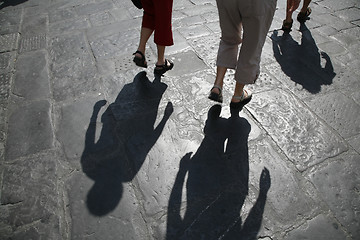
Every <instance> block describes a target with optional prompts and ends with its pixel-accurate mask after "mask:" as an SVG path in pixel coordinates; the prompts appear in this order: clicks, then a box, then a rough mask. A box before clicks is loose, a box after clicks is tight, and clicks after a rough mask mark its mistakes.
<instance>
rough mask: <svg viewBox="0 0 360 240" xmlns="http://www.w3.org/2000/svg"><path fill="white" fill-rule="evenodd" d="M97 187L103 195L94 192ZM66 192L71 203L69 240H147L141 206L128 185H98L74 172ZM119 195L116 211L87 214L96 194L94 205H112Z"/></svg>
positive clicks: (109, 183)
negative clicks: (87, 239) (119, 193)
mask: <svg viewBox="0 0 360 240" xmlns="http://www.w3.org/2000/svg"><path fill="white" fill-rule="evenodd" d="M103 178H106V176H103ZM98 187H102V189H103V190H104V193H103V194H102V195H100V192H96V190H94V189H97V188H98ZM114 187H115V189H112V191H111V192H110V190H111V188H114ZM66 189H67V192H68V195H69V201H70V202H69V204H70V206H69V208H70V216H71V221H72V225H71V236H72V238H74V239H83V238H88V237H89V236H91V238H92V239H102V238H104V236H106V238H107V239H114V240H115V239H129V240H137V239H147V236H148V233H147V230H146V229H147V227H146V226H145V221H144V219H143V218H142V216H141V214H140V204H139V201H138V200H137V198H136V195H135V192H134V190H133V188H132V187H131V185H130V184H125V183H121V182H120V183H119V185H116V184H115V183H114V182H101V181H100V182H97V183H94V182H93V181H92V180H91V179H89V178H88V177H86V176H85V175H84V173H82V172H76V173H75V174H73V175H72V176H71V177H70V179H69V180H68V181H67V183H66ZM94 191H95V192H94ZM98 191H99V190H98ZM106 191H108V192H107V194H106ZM119 191H121V196H119V199H116V202H115V206H114V207H115V208H114V209H113V210H112V211H111V212H109V213H108V214H106V215H100V216H98V215H96V214H92V213H91V212H90V211H89V209H88V207H89V205H88V204H89V201H90V202H91V201H92V200H91V199H92V198H91V196H92V195H94V194H98V196H97V197H98V198H99V199H98V200H97V201H99V202H103V203H107V204H111V203H110V201H112V200H111V199H114V198H116V196H117V193H118V192H119ZM89 198H90V200H89ZM114 201H115V200H114Z"/></svg>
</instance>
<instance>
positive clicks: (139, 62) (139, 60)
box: [133, 51, 147, 68]
mask: <svg viewBox="0 0 360 240" xmlns="http://www.w3.org/2000/svg"><path fill="white" fill-rule="evenodd" d="M137 53H138V54H140V55H141V57H138V56H135V57H134V59H133V62H134V63H135V64H136V66H139V67H143V68H147V63H146V62H145V56H144V54H143V53H142V52H140V51H136V52H135V53H133V55H135V54H137Z"/></svg>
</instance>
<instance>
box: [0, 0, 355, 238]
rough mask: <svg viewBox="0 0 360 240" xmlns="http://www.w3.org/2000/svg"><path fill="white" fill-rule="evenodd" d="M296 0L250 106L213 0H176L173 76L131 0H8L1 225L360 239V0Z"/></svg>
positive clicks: (51, 231) (17, 231)
mask: <svg viewBox="0 0 360 240" xmlns="http://www.w3.org/2000/svg"><path fill="white" fill-rule="evenodd" d="M285 2H286V1H285V0H281V1H278V8H277V11H276V13H275V17H274V21H273V24H272V26H271V28H270V32H269V35H268V38H267V39H266V43H265V46H264V49H263V55H262V62H261V70H262V72H261V75H260V78H259V80H258V81H257V82H256V84H255V85H253V86H251V87H250V88H251V89H252V90H253V91H254V96H253V100H252V101H251V102H250V104H248V105H247V107H246V108H245V109H244V110H243V111H242V112H241V113H240V117H239V116H238V114H237V113H230V110H229V107H228V103H229V101H230V98H231V91H232V88H233V86H234V81H233V78H232V76H233V72H229V74H228V75H227V77H226V83H225V85H226V86H225V88H224V98H225V99H224V102H225V103H224V104H223V106H222V108H221V107H220V106H219V105H214V103H213V102H211V101H209V100H208V99H207V94H208V91H209V90H210V88H211V85H212V83H213V80H214V78H215V59H216V53H217V47H218V43H219V36H220V31H219V19H218V15H217V9H216V3H215V0H175V1H174V12H173V30H174V39H175V45H174V46H172V47H170V48H168V49H167V55H168V56H169V58H171V59H173V60H174V62H175V68H174V69H173V70H172V71H170V72H168V73H166V74H165V76H164V77H162V78H161V79H159V78H154V76H153V66H154V63H155V57H156V47H155V45H154V43H153V41H152V39H151V40H150V42H149V43H150V44H149V48H148V50H147V53H146V55H147V59H148V62H149V65H150V67H149V69H147V70H146V71H145V72H144V71H143V69H140V68H138V67H136V66H135V65H134V64H133V63H132V53H133V52H134V51H135V50H136V46H137V43H138V39H139V30H140V23H141V15H142V11H141V10H139V9H137V8H135V7H134V6H133V5H132V3H131V1H130V0H13V1H9V0H5V1H4V0H2V2H0V3H1V5H0V9H1V10H0V84H1V85H0V90H1V91H0V107H1V108H0V133H1V135H0V150H1V151H0V152H1V154H0V156H1V160H0V163H1V164H0V170H1V178H0V185H1V192H0V199H1V205H0V239H126V240H130V239H141V240H142V239H167V240H170V239H196V240H197V239H206V240H207V239H267V240H269V239H311V240H314V239H316V240H318V239H326V240H328V239H339V240H340V239H341V240H342V239H354V240H355V239H360V226H359V224H360V223H359V221H360V213H359V211H360V176H359V172H360V165H359V164H360V155H359V154H360V117H359V116H360V91H359V90H360V70H359V66H360V65H359V62H360V61H359V60H360V58H359V57H358V56H359V54H360V42H359V39H360V28H359V26H360V2H359V1H357V0H315V1H313V2H312V3H311V5H310V6H311V7H312V9H313V13H312V15H311V19H310V20H309V21H307V22H306V23H305V25H301V26H300V24H299V23H298V22H296V21H294V28H293V31H292V32H291V33H290V34H289V35H287V34H285V35H284V34H283V32H282V31H281V30H278V29H279V28H280V27H281V24H282V19H283V18H284V15H285V4H286V3H285ZM296 14H297V13H295V14H294V18H296Z"/></svg>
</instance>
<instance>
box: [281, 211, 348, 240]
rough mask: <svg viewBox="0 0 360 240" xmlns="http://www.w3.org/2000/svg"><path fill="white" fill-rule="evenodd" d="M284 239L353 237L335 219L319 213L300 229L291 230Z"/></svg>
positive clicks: (323, 239)
mask: <svg viewBox="0 0 360 240" xmlns="http://www.w3.org/2000/svg"><path fill="white" fill-rule="evenodd" d="M284 239H289V240H290V239H304V240H305V239H306V240H307V239H319V240H320V239H321V240H325V239H351V238H349V237H347V236H346V234H345V233H344V231H343V230H342V229H341V227H340V226H339V225H338V223H337V222H336V221H334V219H332V218H329V217H327V216H324V215H319V216H317V217H316V218H314V219H311V220H309V221H307V222H306V223H305V224H304V225H302V226H300V227H299V228H298V229H295V230H292V231H290V232H289V233H288V234H286V236H285V238H284Z"/></svg>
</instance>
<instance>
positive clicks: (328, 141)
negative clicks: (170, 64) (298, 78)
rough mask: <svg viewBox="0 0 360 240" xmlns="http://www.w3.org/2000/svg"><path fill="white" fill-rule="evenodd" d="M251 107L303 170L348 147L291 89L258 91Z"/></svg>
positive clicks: (249, 107)
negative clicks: (289, 90)
mask: <svg viewBox="0 0 360 240" xmlns="http://www.w3.org/2000/svg"><path fill="white" fill-rule="evenodd" d="M248 109H249V111H250V112H251V113H252V115H253V116H254V117H255V118H256V119H257V120H258V121H259V122H260V123H261V125H262V126H263V127H264V128H265V130H266V131H267V132H269V134H270V135H271V136H273V138H274V140H275V142H276V143H277V144H278V145H279V147H280V148H281V149H282V151H284V153H285V154H286V155H287V157H288V158H289V159H290V160H291V161H292V162H293V163H294V164H295V165H296V167H297V168H298V169H299V170H300V171H303V170H305V169H306V168H308V167H310V166H312V165H315V164H317V163H320V162H322V161H324V160H325V159H327V158H330V157H334V156H337V155H339V154H340V153H342V152H344V151H346V150H347V146H346V145H345V143H344V142H343V140H342V139H341V138H340V137H339V136H337V135H336V134H335V133H334V132H333V131H332V130H330V129H329V128H328V127H327V126H326V125H325V124H324V123H323V122H321V121H320V120H319V119H317V117H316V115H314V114H313V113H312V112H311V111H310V110H309V109H307V108H306V106H305V105H303V104H301V103H300V102H299V100H297V99H296V98H295V97H294V96H292V95H291V94H290V93H288V92H287V91H284V90H280V89H279V90H276V91H275V90H272V91H268V92H263V93H259V94H256V95H255V96H254V97H253V100H252V101H251V102H250V104H249V105H248Z"/></svg>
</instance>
